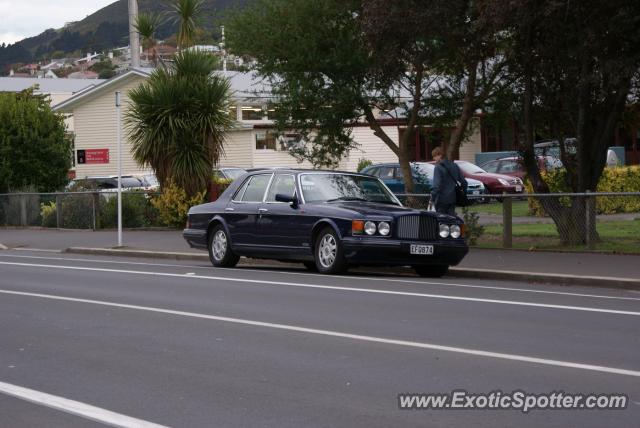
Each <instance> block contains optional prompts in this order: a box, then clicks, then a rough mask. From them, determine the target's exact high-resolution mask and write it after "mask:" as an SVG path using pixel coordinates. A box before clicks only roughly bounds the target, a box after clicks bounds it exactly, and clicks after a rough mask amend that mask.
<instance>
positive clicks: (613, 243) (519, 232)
mask: <svg viewBox="0 0 640 428" xmlns="http://www.w3.org/2000/svg"><path fill="white" fill-rule="evenodd" d="M399 196H400V198H401V200H402V201H403V203H405V204H406V205H408V206H412V207H415V208H419V209H432V208H431V207H430V206H429V201H430V195H426V194H425V195H418V194H412V195H409V194H404V195H399ZM469 199H471V200H472V202H473V203H472V205H470V206H469V207H465V208H460V207H458V208H457V209H456V211H457V213H458V215H459V216H461V217H464V220H465V223H466V224H467V230H468V233H469V234H470V235H471V238H472V239H471V241H472V242H471V243H472V245H477V246H480V247H487V248H518V249H551V250H554V249H556V250H557V249H569V250H601V251H611V252H622V253H640V192H619V193H552V194H525V195H509V194H504V195H491V197H487V195H483V196H479V197H478V196H469Z"/></svg>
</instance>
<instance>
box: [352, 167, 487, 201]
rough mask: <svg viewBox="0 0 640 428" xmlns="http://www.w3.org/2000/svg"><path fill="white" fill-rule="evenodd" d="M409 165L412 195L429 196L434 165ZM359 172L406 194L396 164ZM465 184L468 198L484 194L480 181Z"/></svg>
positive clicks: (398, 193)
mask: <svg viewBox="0 0 640 428" xmlns="http://www.w3.org/2000/svg"><path fill="white" fill-rule="evenodd" d="M410 165H411V172H412V176H413V183H414V184H413V186H414V193H417V194H430V193H431V184H432V181H433V173H434V171H435V165H434V164H433V163H431V162H411V164H410ZM361 172H362V173H363V174H369V175H373V176H375V177H378V178H380V179H381V180H382V181H383V182H384V184H386V185H387V187H389V189H391V191H392V192H393V193H395V194H397V195H402V194H404V193H406V190H405V186H404V178H403V176H402V170H401V169H400V164H398V163H384V164H376V165H370V166H368V167H366V168H364V169H363V170H362V171H361ZM467 184H468V187H467V194H468V195H470V196H478V195H483V194H485V193H486V189H485V186H484V184H482V182H481V181H478V180H475V179H473V178H470V179H467Z"/></svg>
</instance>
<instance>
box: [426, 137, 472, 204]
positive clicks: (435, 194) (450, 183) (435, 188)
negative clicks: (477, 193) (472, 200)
mask: <svg viewBox="0 0 640 428" xmlns="http://www.w3.org/2000/svg"><path fill="white" fill-rule="evenodd" d="M431 156H432V157H433V160H434V161H436V167H435V171H434V173H433V184H432V186H431V200H432V202H433V205H434V207H435V209H436V212H439V213H442V214H448V215H452V216H455V215H456V182H458V183H460V184H461V185H462V188H463V190H464V192H465V194H466V192H467V185H468V184H467V180H465V179H464V176H463V175H462V173H461V172H460V168H458V165H456V164H455V163H454V162H451V161H450V160H448V159H447V158H446V157H445V155H444V150H442V147H436V148H435V149H433V151H432V152H431Z"/></svg>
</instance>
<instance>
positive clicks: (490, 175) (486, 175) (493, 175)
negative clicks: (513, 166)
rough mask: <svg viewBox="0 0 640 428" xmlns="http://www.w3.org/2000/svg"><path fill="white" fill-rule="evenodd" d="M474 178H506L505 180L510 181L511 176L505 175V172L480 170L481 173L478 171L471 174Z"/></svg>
mask: <svg viewBox="0 0 640 428" xmlns="http://www.w3.org/2000/svg"><path fill="white" fill-rule="evenodd" d="M473 176H474V177H476V178H489V179H493V180H500V179H502V180H507V181H509V182H510V181H511V180H513V176H511V175H505V174H496V173H493V172H482V173H478V174H474V175H473Z"/></svg>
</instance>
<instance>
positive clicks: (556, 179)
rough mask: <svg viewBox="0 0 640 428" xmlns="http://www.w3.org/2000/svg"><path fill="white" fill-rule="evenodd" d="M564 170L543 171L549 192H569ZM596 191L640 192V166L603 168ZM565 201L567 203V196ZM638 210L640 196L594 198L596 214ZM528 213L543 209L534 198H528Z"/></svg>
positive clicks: (639, 207)
mask: <svg viewBox="0 0 640 428" xmlns="http://www.w3.org/2000/svg"><path fill="white" fill-rule="evenodd" d="M565 174H566V170H564V169H559V170H555V171H550V172H543V173H542V176H543V178H544V179H545V181H546V182H547V184H548V185H549V190H550V191H551V192H554V193H556V192H558V193H562V192H570V189H569V188H568V187H567V185H566V183H565ZM526 188H527V192H529V193H533V188H532V186H531V183H529V182H527V183H526ZM597 190H598V192H640V166H626V167H618V168H605V169H604V171H603V172H602V177H600V182H599V183H598V189H597ZM566 203H567V204H568V203H569V201H568V198H567V201H566ZM638 211H640V198H638V197H637V196H636V197H633V196H629V197H623V196H601V197H598V198H596V212H597V213H598V214H615V213H631V212H638ZM529 213H530V214H532V215H537V216H542V215H544V211H543V209H542V206H541V205H540V203H539V202H538V201H537V200H536V199H535V198H529Z"/></svg>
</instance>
